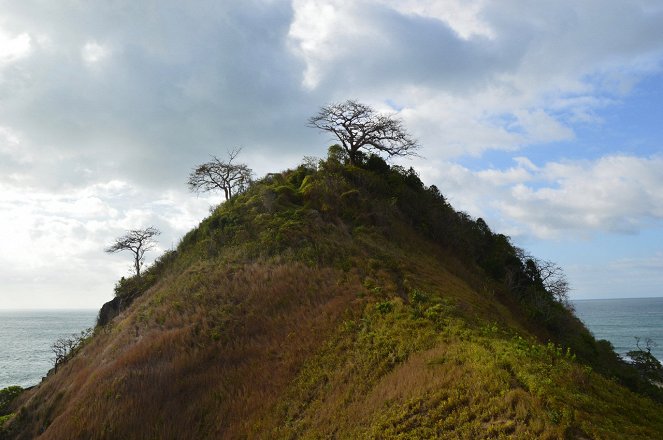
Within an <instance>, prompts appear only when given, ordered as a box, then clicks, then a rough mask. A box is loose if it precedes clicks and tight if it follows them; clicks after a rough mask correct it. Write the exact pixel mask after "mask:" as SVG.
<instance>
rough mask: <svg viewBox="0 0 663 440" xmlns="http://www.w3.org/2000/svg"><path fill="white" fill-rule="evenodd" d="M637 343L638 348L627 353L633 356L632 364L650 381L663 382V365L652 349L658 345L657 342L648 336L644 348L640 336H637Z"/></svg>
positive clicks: (630, 356)
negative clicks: (641, 345) (652, 352)
mask: <svg viewBox="0 0 663 440" xmlns="http://www.w3.org/2000/svg"><path fill="white" fill-rule="evenodd" d="M635 345H636V347H637V350H631V351H629V352H628V353H626V356H628V357H629V358H631V363H632V365H633V366H634V367H635V368H636V369H637V370H638V371H639V372H640V374H642V375H643V376H644V377H646V378H647V379H649V380H650V381H652V382H657V383H661V382H663V366H662V365H661V363H660V362H659V361H658V359H656V357H654V355H653V354H651V349H652V348H654V347H656V343H655V342H654V341H653V340H651V339H650V338H647V339H645V347H644V348H643V347H640V338H638V337H636V338H635Z"/></svg>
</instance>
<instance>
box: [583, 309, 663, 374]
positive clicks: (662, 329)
mask: <svg viewBox="0 0 663 440" xmlns="http://www.w3.org/2000/svg"><path fill="white" fill-rule="evenodd" d="M572 304H573V306H574V308H575V314H576V316H577V317H578V318H580V320H581V321H583V322H584V324H585V326H586V327H587V328H588V329H589V330H590V331H591V332H592V334H593V335H594V337H595V338H596V339H605V340H607V341H610V343H611V344H612V345H613V347H614V348H615V351H616V352H617V353H618V354H619V355H620V356H622V357H625V356H626V353H627V352H629V351H631V350H635V349H636V348H637V346H636V343H637V339H636V338H639V339H640V347H641V348H645V342H646V340H647V339H651V340H652V341H653V343H654V346H653V347H652V349H651V353H652V354H653V355H654V356H655V357H656V358H657V359H658V360H659V361H661V362H663V297H648V298H610V299H582V300H574V301H572Z"/></svg>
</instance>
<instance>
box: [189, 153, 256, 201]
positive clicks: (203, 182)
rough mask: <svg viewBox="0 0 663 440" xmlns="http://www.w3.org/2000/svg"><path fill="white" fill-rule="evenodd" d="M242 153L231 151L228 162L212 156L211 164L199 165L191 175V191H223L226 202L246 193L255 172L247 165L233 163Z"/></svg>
mask: <svg viewBox="0 0 663 440" xmlns="http://www.w3.org/2000/svg"><path fill="white" fill-rule="evenodd" d="M241 151H242V149H241V148H235V149H234V150H232V151H229V152H228V160H227V161H223V160H220V159H219V158H218V157H216V156H212V160H211V161H210V162H207V163H204V164H201V165H198V166H197V167H196V168H195V169H194V170H193V171H192V172H191V174H190V175H189V182H188V184H189V189H191V191H195V192H207V191H215V190H223V193H224V195H225V196H226V200H228V199H230V198H231V197H232V196H233V194H236V193H238V192H241V191H244V190H245V189H246V187H247V186H248V185H249V183H250V182H251V176H252V175H253V171H252V170H251V169H250V168H249V167H248V166H247V165H246V164H243V163H233V161H234V160H235V158H237V156H238V155H239V153H240V152H241Z"/></svg>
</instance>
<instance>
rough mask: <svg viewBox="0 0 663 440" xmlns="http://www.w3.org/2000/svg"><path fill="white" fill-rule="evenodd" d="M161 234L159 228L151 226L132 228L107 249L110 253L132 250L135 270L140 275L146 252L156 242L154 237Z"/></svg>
mask: <svg viewBox="0 0 663 440" xmlns="http://www.w3.org/2000/svg"><path fill="white" fill-rule="evenodd" d="M159 234H161V231H159V230H158V229H157V228H155V227H153V226H150V227H148V228H145V229H132V230H130V231H127V233H126V234H124V235H123V236H121V237H119V238H116V239H115V242H114V243H113V244H112V245H110V246H108V247H107V248H106V249H105V251H106V252H108V253H109V254H110V253H115V252H120V251H131V253H133V255H134V270H135V271H136V276H138V277H140V268H141V267H142V266H143V261H144V259H145V252H147V251H149V250H152V249H153V248H154V245H155V244H156V240H155V239H154V237H156V236H157V235H159Z"/></svg>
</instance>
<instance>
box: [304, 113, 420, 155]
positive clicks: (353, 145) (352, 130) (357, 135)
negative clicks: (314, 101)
mask: <svg viewBox="0 0 663 440" xmlns="http://www.w3.org/2000/svg"><path fill="white" fill-rule="evenodd" d="M308 126H309V127H312V128H318V129H320V130H322V131H327V132H330V133H333V134H334V136H336V137H337V138H338V140H339V141H340V142H341V146H342V147H343V149H344V150H345V151H346V152H347V153H348V157H349V158H350V163H351V164H353V165H354V164H356V163H357V160H358V159H359V157H358V156H359V154H358V153H359V150H362V149H364V150H368V151H379V152H383V153H386V154H387V155H388V156H408V155H415V153H414V150H416V149H417V148H418V147H419V144H418V143H417V141H416V140H415V139H413V138H412V137H411V136H410V134H409V133H408V132H407V131H406V130H405V128H404V127H403V123H402V121H401V120H400V119H397V118H396V117H395V116H394V115H385V114H379V113H377V112H376V111H375V110H374V109H373V108H371V107H370V106H368V105H365V104H361V103H359V102H357V101H353V100H348V101H345V102H343V103H336V104H329V105H326V106H324V107H322V108H321V109H320V111H319V112H318V114H317V115H315V116H313V117H311V118H310V119H309V120H308Z"/></svg>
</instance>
